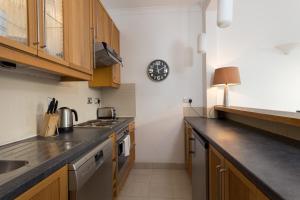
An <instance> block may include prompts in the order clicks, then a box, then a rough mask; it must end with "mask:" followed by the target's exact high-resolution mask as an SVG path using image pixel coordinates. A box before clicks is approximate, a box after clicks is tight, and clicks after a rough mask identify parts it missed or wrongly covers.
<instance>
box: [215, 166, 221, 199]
mask: <svg viewBox="0 0 300 200" xmlns="http://www.w3.org/2000/svg"><path fill="white" fill-rule="evenodd" d="M221 167H222V165H217V166H216V171H217V173H216V174H217V200H222V199H221V198H222V196H221V187H222V185H221V178H220V169H221Z"/></svg>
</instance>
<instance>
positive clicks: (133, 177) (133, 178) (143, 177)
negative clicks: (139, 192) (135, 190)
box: [126, 173, 151, 183]
mask: <svg viewBox="0 0 300 200" xmlns="http://www.w3.org/2000/svg"><path fill="white" fill-rule="evenodd" d="M150 180H151V175H150V174H149V175H148V174H139V173H138V174H130V175H129V176H128V178H127V181H126V183H127V182H128V183H132V182H139V183H150Z"/></svg>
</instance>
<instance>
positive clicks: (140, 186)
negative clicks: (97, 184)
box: [120, 182, 149, 197]
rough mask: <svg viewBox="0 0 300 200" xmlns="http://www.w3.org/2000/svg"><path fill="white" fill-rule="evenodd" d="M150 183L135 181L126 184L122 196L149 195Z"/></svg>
mask: <svg viewBox="0 0 300 200" xmlns="http://www.w3.org/2000/svg"><path fill="white" fill-rule="evenodd" d="M148 194H149V184H148V183H138V182H133V183H129V184H125V186H124V188H123V189H122V191H121V194H120V197H148Z"/></svg>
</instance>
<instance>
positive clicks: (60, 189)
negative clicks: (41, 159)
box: [16, 166, 68, 200]
mask: <svg viewBox="0 0 300 200" xmlns="http://www.w3.org/2000/svg"><path fill="white" fill-rule="evenodd" d="M16 200H68V167H67V166H64V167H62V168H61V169H59V170H57V171H56V172H54V173H53V174H52V175H50V176H49V177H47V178H45V179H44V180H42V181H41V182H39V183H38V184H37V185H35V186H33V187H32V188H31V189H29V190H28V191H26V192H25V193H23V194H22V195H20V196H19V197H17V198H16Z"/></svg>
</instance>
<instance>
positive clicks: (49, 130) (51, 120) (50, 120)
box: [39, 114, 59, 137]
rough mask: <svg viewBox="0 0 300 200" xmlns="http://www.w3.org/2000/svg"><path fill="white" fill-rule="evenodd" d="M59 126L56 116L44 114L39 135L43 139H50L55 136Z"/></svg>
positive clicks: (57, 116)
mask: <svg viewBox="0 0 300 200" xmlns="http://www.w3.org/2000/svg"><path fill="white" fill-rule="evenodd" d="M58 124H59V115H58V114H45V116H44V119H43V126H42V130H41V131H40V133H39V135H40V136H43V137H51V136H54V135H56V134H57V131H58Z"/></svg>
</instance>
